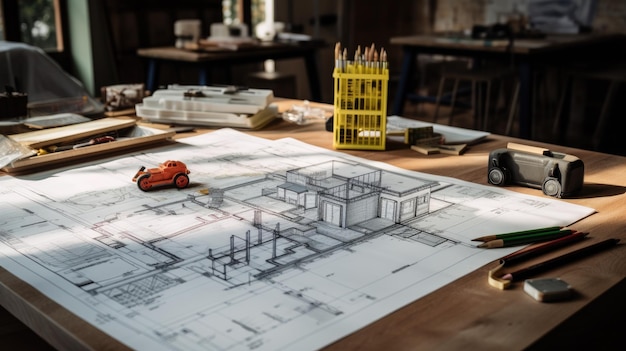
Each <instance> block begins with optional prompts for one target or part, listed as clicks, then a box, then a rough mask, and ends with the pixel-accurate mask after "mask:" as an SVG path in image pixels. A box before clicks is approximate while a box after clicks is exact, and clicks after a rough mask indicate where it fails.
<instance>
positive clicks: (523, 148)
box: [506, 143, 550, 155]
mask: <svg viewBox="0 0 626 351" xmlns="http://www.w3.org/2000/svg"><path fill="white" fill-rule="evenodd" d="M506 148H507V149H512V150H517V151H525V152H530V153H533V154H538V155H548V154H550V149H546V148H543V147H537V146H530V145H524V144H518V143H508V144H507V145H506Z"/></svg>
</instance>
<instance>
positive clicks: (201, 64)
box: [137, 41, 325, 101]
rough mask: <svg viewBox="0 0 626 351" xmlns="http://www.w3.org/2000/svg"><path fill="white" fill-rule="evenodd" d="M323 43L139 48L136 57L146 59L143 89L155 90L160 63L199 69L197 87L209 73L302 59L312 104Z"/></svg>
mask: <svg viewBox="0 0 626 351" xmlns="http://www.w3.org/2000/svg"><path fill="white" fill-rule="evenodd" d="M324 46H325V44H324V43H323V42H320V41H310V42H301V43H279V42H269V43H260V44H258V45H254V46H249V47H242V48H241V49H239V50H235V51H230V50H223V51H202V50H196V51H194V50H185V49H177V48H175V47H173V46H172V47H156V48H141V49H138V50H137V55H138V56H139V57H143V58H145V59H147V60H148V72H147V78H146V89H148V90H149V91H154V89H155V88H156V87H157V85H158V82H159V70H160V66H161V64H165V63H167V64H172V65H191V66H195V67H196V68H197V69H198V84H200V85H208V84H211V80H210V72H211V70H229V69H230V68H231V67H232V66H234V65H238V64H244V63H260V62H263V61H265V60H270V59H271V60H283V59H293V58H301V59H303V60H304V64H305V68H306V73H307V77H308V80H309V89H310V91H311V99H312V100H313V101H321V100H322V93H321V86H320V81H319V74H318V69H317V64H316V54H317V51H318V50H319V49H320V48H322V47H324Z"/></svg>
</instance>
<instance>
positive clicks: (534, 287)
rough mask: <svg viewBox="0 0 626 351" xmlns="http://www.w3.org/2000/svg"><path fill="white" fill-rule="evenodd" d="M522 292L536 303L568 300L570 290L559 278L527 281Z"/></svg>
mask: <svg viewBox="0 0 626 351" xmlns="http://www.w3.org/2000/svg"><path fill="white" fill-rule="evenodd" d="M524 291H525V292H526V293H527V294H528V295H530V296H532V297H533V298H534V299H535V300H537V301H543V302H548V301H557V300H563V299H566V298H568V297H569V296H570V295H571V292H572V288H571V286H570V285H569V284H567V283H566V282H564V281H563V280H561V279H559V278H547V279H527V280H526V281H525V282H524Z"/></svg>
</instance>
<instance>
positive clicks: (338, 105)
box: [333, 62, 389, 150]
mask: <svg viewBox="0 0 626 351" xmlns="http://www.w3.org/2000/svg"><path fill="white" fill-rule="evenodd" d="M333 78H334V80H335V84H334V89H335V90H334V92H335V98H334V116H333V147H334V148H335V149H357V150H385V140H386V135H385V134H386V124H387V88H388V83H389V69H388V68H386V67H380V66H373V65H372V66H367V65H364V64H362V63H357V64H355V63H350V62H346V63H345V64H344V65H342V67H336V68H335V70H334V72H333Z"/></svg>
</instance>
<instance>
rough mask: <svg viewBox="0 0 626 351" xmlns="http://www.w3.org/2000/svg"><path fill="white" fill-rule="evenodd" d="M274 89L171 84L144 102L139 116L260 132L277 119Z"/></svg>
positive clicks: (138, 107)
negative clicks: (273, 102)
mask: <svg viewBox="0 0 626 351" xmlns="http://www.w3.org/2000/svg"><path fill="white" fill-rule="evenodd" d="M273 98H274V93H273V92H272V90H266V89H241V88H237V87H212V86H198V85H170V86H168V87H167V89H161V90H157V91H155V92H154V94H153V95H152V96H149V97H146V98H144V99H143V101H142V103H140V104H137V105H136V106H135V109H136V111H137V116H139V117H142V118H143V119H146V120H149V121H151V122H157V123H169V124H184V125H200V126H212V127H234V128H246V129H258V128H261V127H263V126H264V125H266V124H267V123H269V122H270V121H272V120H273V119H275V118H276V117H277V115H278V110H277V108H276V107H275V106H270V103H271V101H272V100H273Z"/></svg>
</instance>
